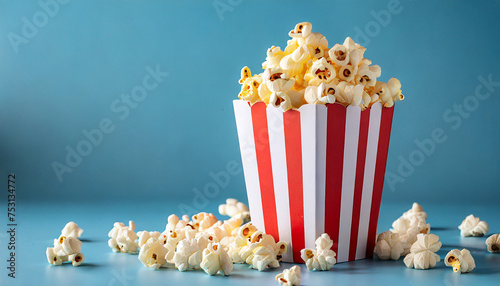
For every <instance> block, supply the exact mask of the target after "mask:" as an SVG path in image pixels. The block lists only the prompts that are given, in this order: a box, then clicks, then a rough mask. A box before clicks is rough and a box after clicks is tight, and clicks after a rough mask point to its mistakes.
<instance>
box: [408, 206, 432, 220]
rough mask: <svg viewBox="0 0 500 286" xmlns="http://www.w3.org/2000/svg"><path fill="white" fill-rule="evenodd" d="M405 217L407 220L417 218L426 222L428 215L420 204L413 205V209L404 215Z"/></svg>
mask: <svg viewBox="0 0 500 286" xmlns="http://www.w3.org/2000/svg"><path fill="white" fill-rule="evenodd" d="M403 217H404V218H406V219H412V218H414V217H417V218H422V219H424V220H426V219H427V217H428V215H427V213H426V212H424V209H423V208H422V206H421V205H419V204H418V203H413V205H412V207H411V209H409V210H408V211H406V212H405V213H403Z"/></svg>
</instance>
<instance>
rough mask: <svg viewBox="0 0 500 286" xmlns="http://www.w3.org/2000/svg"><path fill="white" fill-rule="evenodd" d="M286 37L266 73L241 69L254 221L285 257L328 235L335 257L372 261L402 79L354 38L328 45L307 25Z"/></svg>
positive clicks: (241, 123)
mask: <svg viewBox="0 0 500 286" xmlns="http://www.w3.org/2000/svg"><path fill="white" fill-rule="evenodd" d="M289 36H290V37H291V39H290V40H289V41H288V42H287V45H286V47H285V49H281V48H280V47H277V46H272V47H271V48H269V49H268V50H267V54H266V59H265V61H264V62H263V63H262V68H263V69H264V71H263V72H262V73H252V71H251V70H250V68H249V67H243V69H242V70H241V78H240V80H239V82H240V84H242V86H241V91H240V93H239V95H238V97H239V100H235V101H234V110H235V117H236V125H237V129H238V138H239V143H240V151H241V156H242V163H243V170H244V176H245V183H246V188H247V195H248V201H249V207H250V212H251V214H252V223H253V224H254V225H255V226H256V227H257V228H258V229H260V230H262V231H264V232H265V233H268V234H270V235H272V236H273V237H274V238H276V239H277V240H281V241H284V242H287V243H288V244H289V248H288V251H287V252H286V253H284V254H283V260H284V261H285V262H297V263H303V260H302V259H301V254H300V251H301V250H302V249H304V248H310V249H313V248H314V247H315V245H314V242H315V240H316V239H317V238H318V237H319V236H320V235H321V234H323V233H327V234H328V235H329V237H330V238H331V239H332V240H333V241H334V244H333V246H332V251H334V252H335V253H336V254H337V258H336V259H337V261H338V262H344V261H349V260H355V259H362V258H366V257H371V256H372V255H373V249H374V247H375V241H376V229H377V221H378V214H379V210H380V201H381V195H382V186H383V180H384V174H385V165H386V160H387V153H388V147H389V139H390V132H391V125H392V116H393V110H394V107H393V106H394V102H395V101H399V100H402V99H404V96H403V94H402V93H401V83H400V82H399V80H397V79H395V78H391V79H389V80H388V81H387V82H382V81H380V80H379V78H380V76H381V68H380V66H378V65H374V64H372V61H370V60H369V59H367V58H366V57H365V52H366V49H365V48H364V47H362V46H360V45H359V44H357V43H355V42H354V41H353V40H352V39H351V38H349V37H348V38H346V39H345V41H344V42H343V43H342V44H335V45H333V46H332V47H331V48H329V44H328V41H327V39H326V38H325V37H324V36H323V35H322V34H320V33H316V32H312V25H311V23H308V22H303V23H299V24H297V25H296V26H295V27H294V29H293V30H291V31H290V32H289ZM400 235H402V234H400ZM415 236H416V234H415ZM412 237H413V235H412ZM408 248H409V246H408Z"/></svg>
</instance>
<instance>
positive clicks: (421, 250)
mask: <svg viewBox="0 0 500 286" xmlns="http://www.w3.org/2000/svg"><path fill="white" fill-rule="evenodd" d="M440 248H441V242H439V236H437V235H435V234H418V235H417V241H416V242H415V243H414V244H413V245H412V246H411V249H410V253H409V254H407V255H406V256H405V258H404V263H405V265H406V267H408V268H415V269H429V268H433V267H434V266H436V263H437V262H439V261H440V257H439V255H438V254H436V253H435V252H437V251H438V250H439V249H440Z"/></svg>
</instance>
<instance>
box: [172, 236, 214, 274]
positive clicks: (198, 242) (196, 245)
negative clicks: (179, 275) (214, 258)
mask: <svg viewBox="0 0 500 286" xmlns="http://www.w3.org/2000/svg"><path fill="white" fill-rule="evenodd" d="M207 245H208V239H207V238H206V236H199V237H197V238H185V239H183V240H181V241H180V242H179V244H177V251H176V252H175V254H174V257H173V262H174V264H175V267H176V268H177V269H179V270H180V271H186V270H194V269H199V268H200V263H201V261H202V257H203V250H204V249H205V248H207Z"/></svg>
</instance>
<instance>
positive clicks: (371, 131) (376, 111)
mask: <svg viewBox="0 0 500 286" xmlns="http://www.w3.org/2000/svg"><path fill="white" fill-rule="evenodd" d="M381 117H382V105H381V104H380V103H375V104H374V105H372V107H371V111H370V124H369V127H368V139H367V142H366V162H365V175H364V178H363V193H362V195H361V208H360V214H359V229H358V244H357V249H356V259H362V258H365V257H366V244H367V241H368V227H369V223H370V212H371V206H372V195H373V180H374V178H375V164H376V162H377V149H378V137H379V133H380V119H381Z"/></svg>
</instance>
